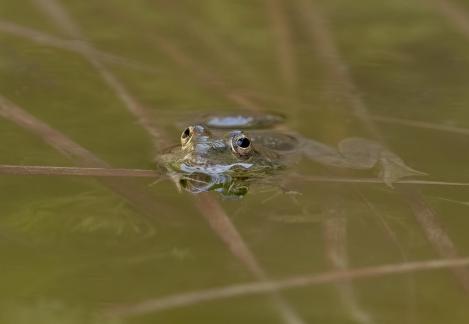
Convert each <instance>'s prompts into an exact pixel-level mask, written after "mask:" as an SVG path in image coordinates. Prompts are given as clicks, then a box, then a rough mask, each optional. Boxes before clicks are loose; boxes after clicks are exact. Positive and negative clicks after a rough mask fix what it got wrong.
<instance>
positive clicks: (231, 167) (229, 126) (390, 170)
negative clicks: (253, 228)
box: [159, 115, 423, 197]
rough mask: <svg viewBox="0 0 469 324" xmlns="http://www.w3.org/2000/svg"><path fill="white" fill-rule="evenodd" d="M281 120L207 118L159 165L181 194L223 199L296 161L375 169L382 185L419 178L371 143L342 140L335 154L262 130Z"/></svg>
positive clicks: (330, 149)
mask: <svg viewBox="0 0 469 324" xmlns="http://www.w3.org/2000/svg"><path fill="white" fill-rule="evenodd" d="M281 120H282V119H281V117H279V116H276V115H262V116H249V115H238V116H222V117H207V118H206V119H205V120H203V121H202V122H200V123H197V124H194V125H192V126H189V127H187V128H186V129H185V130H184V131H183V132H182V134H181V145H180V146H179V145H178V146H177V147H174V148H172V149H171V150H169V151H168V152H167V153H165V154H163V155H162V156H160V157H159V163H160V164H162V165H164V166H165V167H166V169H167V170H168V172H169V174H170V176H171V177H172V178H174V179H175V180H176V182H177V183H178V184H179V185H180V186H181V187H182V188H184V189H185V190H187V191H190V192H193V193H198V192H205V191H217V192H219V193H221V194H222V195H223V196H225V197H241V196H244V195H245V194H246V193H247V192H248V189H249V185H250V184H251V183H255V182H260V181H262V180H264V179H266V178H267V177H268V176H270V175H273V174H274V173H275V172H276V171H277V170H280V169H283V168H285V167H286V166H287V165H288V164H290V163H291V161H293V160H295V158H298V157H299V156H304V157H307V158H309V159H311V160H313V161H315V162H318V163H321V164H323V165H325V166H330V167H339V168H350V169H360V170H366V169H372V168H373V167H375V166H379V167H380V177H381V179H382V180H383V182H384V183H386V184H387V185H392V183H393V182H395V181H397V180H399V179H400V178H403V177H407V176H413V175H423V173H421V172H419V171H416V170H413V169H411V168H410V167H408V166H407V165H406V164H405V163H404V162H403V161H402V159H401V158H399V156H397V155H396V154H394V153H393V152H391V151H389V150H388V149H386V148H385V147H384V146H382V145H381V144H379V143H377V142H374V141H371V140H367V139H363V138H355V137H354V138H346V139H344V140H342V141H341V142H340V143H339V145H338V149H335V148H333V147H330V146H328V145H325V144H323V143H320V142H317V141H314V140H312V139H306V138H303V137H301V136H298V135H296V134H294V133H291V132H278V131H272V130H271V131H269V130H266V128H269V127H272V126H274V125H276V124H278V123H279V122H280V121H281ZM209 127H210V129H209ZM259 128H262V129H259ZM244 129H250V132H249V133H244V132H243V130H244ZM222 131H223V134H219V133H221V132H222Z"/></svg>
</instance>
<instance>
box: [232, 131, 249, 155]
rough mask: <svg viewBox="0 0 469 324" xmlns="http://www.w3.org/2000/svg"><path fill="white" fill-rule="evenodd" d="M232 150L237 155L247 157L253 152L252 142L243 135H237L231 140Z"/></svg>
mask: <svg viewBox="0 0 469 324" xmlns="http://www.w3.org/2000/svg"><path fill="white" fill-rule="evenodd" d="M231 150H232V151H233V152H234V153H236V154H237V155H240V156H243V157H246V156H248V155H249V154H250V153H251V152H252V143H251V140H250V139H249V138H248V137H247V136H246V135H244V134H243V133H239V134H236V135H234V136H233V137H232V139H231Z"/></svg>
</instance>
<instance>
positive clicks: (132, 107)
mask: <svg viewBox="0 0 469 324" xmlns="http://www.w3.org/2000/svg"><path fill="white" fill-rule="evenodd" d="M468 25H469V4H467V3H466V2H464V1H455V0H432V1H402V0H394V1H388V2H386V3H385V2H382V1H381V2H377V1H361V2H350V1H341V0H334V1H309V0H295V1H286V0H266V1H219V0H204V1H197V2H195V1H177V2H176V1H174V2H170V1H143V0H140V1H123V0H115V1H71V0H63V1H58V0H29V1H21V2H18V1H11V0H3V1H1V2H0V99H1V100H0V106H1V109H0V116H1V118H0V137H1V143H2V145H0V164H1V165H6V164H10V165H43V166H50V165H52V166H88V167H90V166H103V165H105V163H107V164H108V166H112V167H119V168H129V169H130V168H139V169H151V168H154V167H155V166H154V162H153V161H154V159H155V155H156V154H157V153H156V152H157V149H156V148H155V145H153V144H154V143H155V142H156V145H157V146H158V148H162V146H164V145H170V144H174V143H177V142H178V140H179V134H180V131H181V129H180V126H178V125H180V123H179V122H180V121H181V120H187V119H188V118H190V116H193V115H197V114H202V113H207V112H211V113H213V112H218V111H236V110H241V109H244V110H251V111H252V110H254V111H257V112H262V111H269V112H278V113H282V114H284V115H285V116H286V117H287V125H286V126H287V127H288V128H290V129H293V130H295V131H297V132H299V133H301V134H302V135H303V136H305V137H309V138H314V139H317V140H319V141H322V142H324V143H327V144H330V145H331V146H336V144H337V143H338V142H339V141H340V140H341V139H343V138H346V137H350V136H361V137H367V138H374V139H375V140H378V141H380V142H381V143H383V145H386V146H387V147H389V148H390V149H391V150H392V151H393V152H395V153H396V154H398V155H399V156H400V157H401V158H402V159H403V160H404V161H405V162H406V163H407V164H408V165H409V166H411V167H413V168H415V169H417V170H420V171H424V172H426V173H428V176H427V177H422V178H419V179H418V180H422V181H437V182H469V172H468V171H467V165H469V154H467V153H466V151H467V147H468V145H469V137H468V135H469V130H467V129H466V127H467V128H469V112H468V109H467V106H468V105H469V95H468V91H467V88H468V86H469V33H468V31H467V30H468V29H467V26H468ZM13 106H14V109H13V111H14V112H13V113H11V110H8V109H11V108H12V107H13ZM7 108H8V109H7ZM7 110H8V111H10V113H6V111H7ZM28 113H29V114H30V115H28ZM25 116H26V117H25ZM28 116H29V117H28ZM32 116H34V117H32ZM25 118H26V119H27V118H29V119H28V120H26V121H25ZM41 123H42V124H41ZM43 123H45V124H47V125H45V124H43ZM39 124H40V125H42V126H38V125H39ZM47 127H49V128H47ZM53 130H55V131H56V132H55V133H54V131H53ZM152 130H153V131H155V132H158V136H156V140H154V139H155V136H151V135H150V134H149V131H152ZM80 147H81V148H85V149H86V150H88V151H84V150H82V149H81V148H80ZM98 159H100V160H99V161H98ZM291 173H294V174H296V175H302V176H322V177H328V178H331V177H342V178H343V177H345V178H347V179H352V182H348V183H340V182H339V183H328V182H318V181H315V180H314V179H313V178H311V179H305V178H303V179H301V178H299V177H298V176H297V177H290V178H288V174H291ZM288 174H285V186H287V187H288V189H290V190H293V191H296V192H299V193H301V195H292V194H278V190H275V188H258V190H253V191H252V192H250V193H249V194H248V195H247V196H246V197H245V198H244V199H242V200H237V201H236V200H235V201H230V200H223V199H220V197H219V196H217V195H215V194H213V195H212V194H210V195H201V196H197V197H193V196H191V195H190V194H188V193H179V192H178V191H177V190H176V188H175V186H174V184H173V183H172V182H170V181H161V182H157V183H153V182H154V179H149V178H140V179H131V178H106V179H103V178H100V179H98V178H91V177H66V176H24V175H23V176H19V175H17V176H12V175H9V176H7V175H1V176H0V177H1V178H0V179H1V181H0V206H1V207H0V211H1V213H0V256H1V265H0V287H1V288H0V323H2V324H3V323H5V324H23V323H28V324H29V323H48V324H54V323H61V324H62V323H287V324H292V323H396V322H400V323H409V324H410V323H412V324H413V323H426V324H428V323H465V322H467V321H468V320H469V308H468V294H469V268H468V267H467V264H466V267H461V266H460V267H457V268H448V265H451V262H453V261H454V260H455V259H457V258H459V259H458V260H459V261H458V260H457V261H458V262H467V260H466V259H462V258H463V257H464V256H466V255H467V252H466V250H467V249H468V247H469V239H468V238H467V234H466V227H467V226H468V225H469V219H468V218H467V212H468V208H469V207H468V205H469V199H468V198H467V197H468V195H469V187H468V186H454V185H442V184H441V183H440V184H433V185H430V184H425V183H423V184H396V185H395V187H394V188H389V187H387V186H385V185H384V184H381V183H356V182H354V181H353V179H359V178H360V179H361V178H364V177H366V178H369V177H375V176H376V173H374V172H372V171H370V172H368V171H360V172H357V171H353V172H352V171H347V170H339V169H335V168H326V167H323V166H321V165H319V164H317V163H313V162H310V161H301V162H300V163H298V164H297V165H293V166H292V167H291V168H290V173H288ZM316 180H317V179H316ZM152 183H153V184H152ZM447 258H450V259H452V260H453V261H448V262H447V263H439V264H440V265H442V267H444V268H442V269H435V270H428V268H429V267H431V265H434V263H428V262H427V261H428V260H436V259H447ZM420 261H422V262H424V263H418V262H420ZM412 262H417V263H412ZM425 262H427V263H425ZM432 262H433V261H432ZM383 264H390V265H391V269H390V270H389V271H387V272H386V271H384V272H383V270H382V269H381V270H380V269H378V268H374V267H375V266H379V265H383ZM399 265H400V266H402V265H404V266H405V265H407V266H408V267H409V268H406V269H404V270H403V268H399ZM364 267H372V268H365V270H363V268H364ZM347 269H352V270H351V271H348V270H347ZM353 269H362V270H359V271H358V272H357V271H356V270H353ZM421 270H428V271H421ZM338 271H339V272H338ZM360 271H362V272H360ZM315 274H327V275H328V276H329V277H328V276H327V275H326V276H323V277H314V278H316V279H314V280H312V281H310V282H307V283H304V282H303V283H299V284H297V285H295V284H292V282H289V281H288V280H289V279H291V278H294V277H297V276H304V275H306V276H310V275H313V276H314V275H315ZM331 276H332V277H331ZM339 279H340V280H339ZM266 280H269V282H272V286H269V285H266V284H265V281H266ZM283 280H287V281H286V282H285V281H283ZM315 280H316V281H315ZM262 282H264V284H262ZM281 283H284V285H283V286H282V284H281ZM238 284H244V285H242V286H233V285H238ZM256 285H257V286H256ZM229 287H231V288H229ZM256 287H257V288H256ZM228 288H229V289H228ZM207 289H216V290H211V292H210V291H209V292H208V291H207ZM223 289H224V290H223ZM187 293H191V294H187ZM171 296H172V298H169V299H168V297H171Z"/></svg>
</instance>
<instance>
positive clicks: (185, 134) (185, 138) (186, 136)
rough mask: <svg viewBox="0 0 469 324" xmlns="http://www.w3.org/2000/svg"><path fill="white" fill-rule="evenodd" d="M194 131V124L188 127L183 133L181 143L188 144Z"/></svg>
mask: <svg viewBox="0 0 469 324" xmlns="http://www.w3.org/2000/svg"><path fill="white" fill-rule="evenodd" d="M193 133H194V127H192V126H189V127H187V128H186V129H185V130H184V131H183V132H182V134H181V144H182V145H186V144H187V142H189V140H190V139H191V137H192V134H193Z"/></svg>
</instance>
